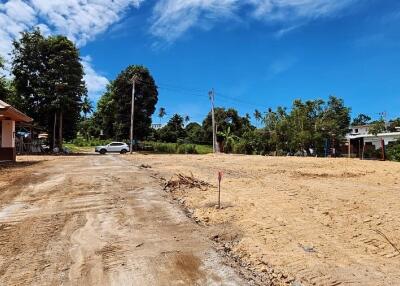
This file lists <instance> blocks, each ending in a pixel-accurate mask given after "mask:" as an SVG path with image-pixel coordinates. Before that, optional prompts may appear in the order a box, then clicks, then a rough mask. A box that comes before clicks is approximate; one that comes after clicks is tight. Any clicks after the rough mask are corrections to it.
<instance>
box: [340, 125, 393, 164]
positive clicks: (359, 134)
mask: <svg viewBox="0 0 400 286" xmlns="http://www.w3.org/2000/svg"><path fill="white" fill-rule="evenodd" d="M396 130H399V131H396V132H383V133H379V134H377V135H373V134H370V133H369V125H359V126H351V127H350V132H349V133H348V134H347V135H346V139H347V142H348V143H347V144H346V145H347V147H348V148H349V153H350V154H357V156H359V157H361V156H362V152H363V150H365V149H373V150H376V149H380V148H381V147H382V141H383V142H384V144H385V146H387V145H388V144H389V143H391V142H396V141H397V140H400V128H397V127H396ZM349 143H350V145H349Z"/></svg>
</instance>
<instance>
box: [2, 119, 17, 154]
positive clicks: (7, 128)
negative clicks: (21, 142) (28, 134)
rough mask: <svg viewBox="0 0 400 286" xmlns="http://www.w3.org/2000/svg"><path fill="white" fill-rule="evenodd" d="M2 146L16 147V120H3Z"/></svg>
mask: <svg viewBox="0 0 400 286" xmlns="http://www.w3.org/2000/svg"><path fill="white" fill-rule="evenodd" d="M1 125H2V131H1V147H2V148H14V147H15V121H13V120H3V121H1Z"/></svg>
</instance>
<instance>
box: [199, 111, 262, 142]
mask: <svg viewBox="0 0 400 286" xmlns="http://www.w3.org/2000/svg"><path fill="white" fill-rule="evenodd" d="M214 113H215V124H216V126H217V130H218V131H220V132H226V131H227V130H228V127H229V128H230V133H232V134H233V135H235V136H241V135H242V134H243V133H244V132H245V131H246V130H248V129H252V128H254V127H253V126H252V125H251V123H250V121H249V119H248V118H247V117H241V116H240V115H239V114H238V112H237V110H235V109H233V108H229V109H225V108H220V107H217V108H215V110H214ZM203 129H204V133H205V134H204V136H205V138H204V139H205V141H206V142H208V143H212V116H211V111H210V112H209V113H208V115H207V117H206V118H205V119H204V121H203Z"/></svg>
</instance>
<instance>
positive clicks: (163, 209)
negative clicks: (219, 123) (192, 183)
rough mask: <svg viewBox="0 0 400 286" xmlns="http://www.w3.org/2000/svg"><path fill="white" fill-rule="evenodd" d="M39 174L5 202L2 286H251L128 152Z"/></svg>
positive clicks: (53, 166)
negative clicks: (126, 155) (125, 155)
mask: <svg viewBox="0 0 400 286" xmlns="http://www.w3.org/2000/svg"><path fill="white" fill-rule="evenodd" d="M33 170H34V171H35V175H32V174H31V175H30V176H34V177H35V178H36V179H37V180H32V181H30V180H25V181H21V183H20V184H19V185H18V188H19V190H20V191H19V192H18V193H16V194H15V196H13V197H7V198H6V199H5V200H4V201H0V203H1V208H0V214H1V215H0V284H1V285H244V284H246V283H245V282H244V281H243V280H241V279H240V278H239V277H238V276H237V275H236V274H235V272H234V271H233V270H232V269H231V268H229V267H227V266H223V265H222V261H221V259H220V258H219V256H218V255H217V254H216V252H215V251H214V250H213V249H212V246H211V244H210V242H209V241H208V240H207V238H206V236H204V234H203V233H202V232H201V229H200V228H199V227H197V226H196V225H195V224H193V223H191V222H190V221H189V220H188V218H187V217H186V216H185V215H184V214H183V213H182V211H180V210H179V209H177V208H175V206H174V205H173V204H171V203H170V202H169V201H168V200H167V199H166V198H164V197H163V192H162V191H161V190H160V189H159V185H158V182H157V181H156V180H155V179H154V178H151V177H150V176H149V174H148V173H146V172H145V171H143V170H140V169H139V168H137V167H135V166H133V165H132V164H130V163H128V162H127V161H125V160H122V159H121V157H120V156H108V155H107V156H85V157H84V156H79V157H68V158H67V159H62V160H59V159H54V160H52V161H51V162H44V163H43V164H41V168H40V169H32V170H30V171H31V172H33ZM27 178H29V176H28V177H27ZM15 187H16V186H15Z"/></svg>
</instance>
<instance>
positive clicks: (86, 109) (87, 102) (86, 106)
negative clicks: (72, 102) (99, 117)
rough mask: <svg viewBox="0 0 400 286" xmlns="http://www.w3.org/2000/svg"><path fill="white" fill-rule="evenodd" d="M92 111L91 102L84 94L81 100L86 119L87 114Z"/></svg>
mask: <svg viewBox="0 0 400 286" xmlns="http://www.w3.org/2000/svg"><path fill="white" fill-rule="evenodd" d="M92 111H93V104H92V102H91V101H90V99H89V97H87V96H85V97H84V99H83V102H82V112H83V115H84V117H85V119H87V115H88V114H89V113H91V112H92Z"/></svg>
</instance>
